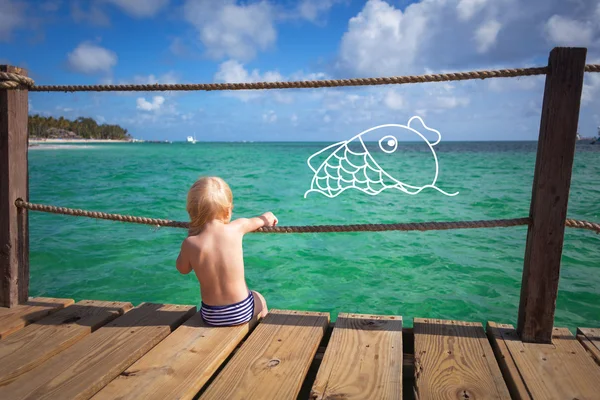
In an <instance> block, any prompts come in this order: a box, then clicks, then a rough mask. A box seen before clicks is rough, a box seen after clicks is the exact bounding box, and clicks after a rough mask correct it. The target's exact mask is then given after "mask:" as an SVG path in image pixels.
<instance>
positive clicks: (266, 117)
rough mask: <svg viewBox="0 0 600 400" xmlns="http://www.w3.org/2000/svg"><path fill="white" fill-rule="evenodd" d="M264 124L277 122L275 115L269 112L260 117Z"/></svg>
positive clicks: (271, 111)
mask: <svg viewBox="0 0 600 400" xmlns="http://www.w3.org/2000/svg"><path fill="white" fill-rule="evenodd" d="M262 119H263V121H264V122H267V123H269V124H272V123H273V122H277V114H276V113H275V111H273V110H269V111H267V112H265V113H264V114H263V116H262Z"/></svg>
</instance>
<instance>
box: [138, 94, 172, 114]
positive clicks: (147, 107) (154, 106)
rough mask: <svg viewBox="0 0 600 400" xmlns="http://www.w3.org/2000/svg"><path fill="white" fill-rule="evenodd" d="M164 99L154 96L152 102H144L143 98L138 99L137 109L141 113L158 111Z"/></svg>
mask: <svg viewBox="0 0 600 400" xmlns="http://www.w3.org/2000/svg"><path fill="white" fill-rule="evenodd" d="M164 102H165V98H164V97H163V96H154V97H153V98H152V102H149V101H148V100H146V98H145V97H138V99H137V109H138V110H143V111H158V110H160V108H161V106H162V105H163V104H164Z"/></svg>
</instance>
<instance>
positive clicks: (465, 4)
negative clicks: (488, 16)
mask: <svg viewBox="0 0 600 400" xmlns="http://www.w3.org/2000/svg"><path fill="white" fill-rule="evenodd" d="M486 3H487V0H459V2H458V4H457V5H456V11H457V12H458V18H459V19H460V20H461V21H468V20H470V19H471V18H472V17H473V16H474V15H475V14H477V13H478V12H479V11H481V10H482V9H483V7H484V6H485V4H486Z"/></svg>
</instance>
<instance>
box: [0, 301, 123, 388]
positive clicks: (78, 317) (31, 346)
mask: <svg viewBox="0 0 600 400" xmlns="http://www.w3.org/2000/svg"><path fill="white" fill-rule="evenodd" d="M131 307H132V305H131V303H120V302H112V301H90V300H83V301H80V302H78V303H77V304H75V305H72V306H70V307H67V308H65V309H62V310H60V311H57V312H55V313H54V314H51V315H50V316H48V317H46V318H43V319H41V320H39V321H37V322H34V323H33V324H31V325H29V326H27V327H26V328H24V329H21V330H20V331H18V332H16V333H14V334H13V335H11V336H10V337H8V338H6V339H5V340H2V341H0V386H1V385H6V384H7V383H10V382H12V381H13V380H14V379H16V378H17V377H19V376H20V375H22V374H24V373H25V372H27V371H29V370H31V369H33V368H35V367H37V366H38V365H40V364H41V363H43V362H44V361H46V360H47V359H49V358H50V357H52V356H54V355H55V354H58V353H60V352H61V351H63V350H64V349H66V348H68V347H70V346H71V345H73V344H74V343H76V342H77V341H79V340H80V339H82V338H83V337H85V336H87V335H89V334H90V333H91V332H93V331H95V330H96V329H98V328H100V327H101V326H102V325H104V324H106V323H108V322H110V321H112V320H114V319H115V318H117V317H118V316H120V315H123V314H124V313H125V312H126V311H127V310H129V309H130V308H131Z"/></svg>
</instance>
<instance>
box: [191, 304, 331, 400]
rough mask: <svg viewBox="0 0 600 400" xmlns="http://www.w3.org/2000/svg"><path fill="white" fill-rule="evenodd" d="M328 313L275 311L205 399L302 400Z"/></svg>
mask: <svg viewBox="0 0 600 400" xmlns="http://www.w3.org/2000/svg"><path fill="white" fill-rule="evenodd" d="M328 323H329V314H328V313H316V312H302V311H282V310H271V311H270V312H269V314H268V315H267V316H266V317H265V318H264V319H263V320H262V321H261V323H260V324H259V325H258V326H257V328H256V329H255V330H254V332H253V333H252V334H251V335H250V337H249V338H248V339H247V340H246V342H245V343H244V345H243V346H242V347H241V348H240V350H239V351H238V352H237V353H236V354H235V355H234V356H233V358H232V359H231V360H230V361H229V363H227V365H226V366H225V368H223V370H222V371H221V372H220V373H219V374H218V375H217V377H216V378H215V380H214V381H213V382H212V383H211V384H210V385H209V387H208V389H207V390H206V391H205V392H204V393H203V394H202V396H201V397H200V399H203V400H206V399H218V400H221V399H232V400H233V399H261V400H268V399H277V400H285V399H296V397H297V396H298V393H299V391H300V387H301V386H302V382H303V381H304V377H305V376H306V373H307V372H308V369H309V367H310V364H311V362H312V360H313V357H314V355H315V353H316V351H317V348H318V347H319V343H320V341H321V339H322V338H323V335H324V333H325V330H326V329H327V324H328Z"/></svg>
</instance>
